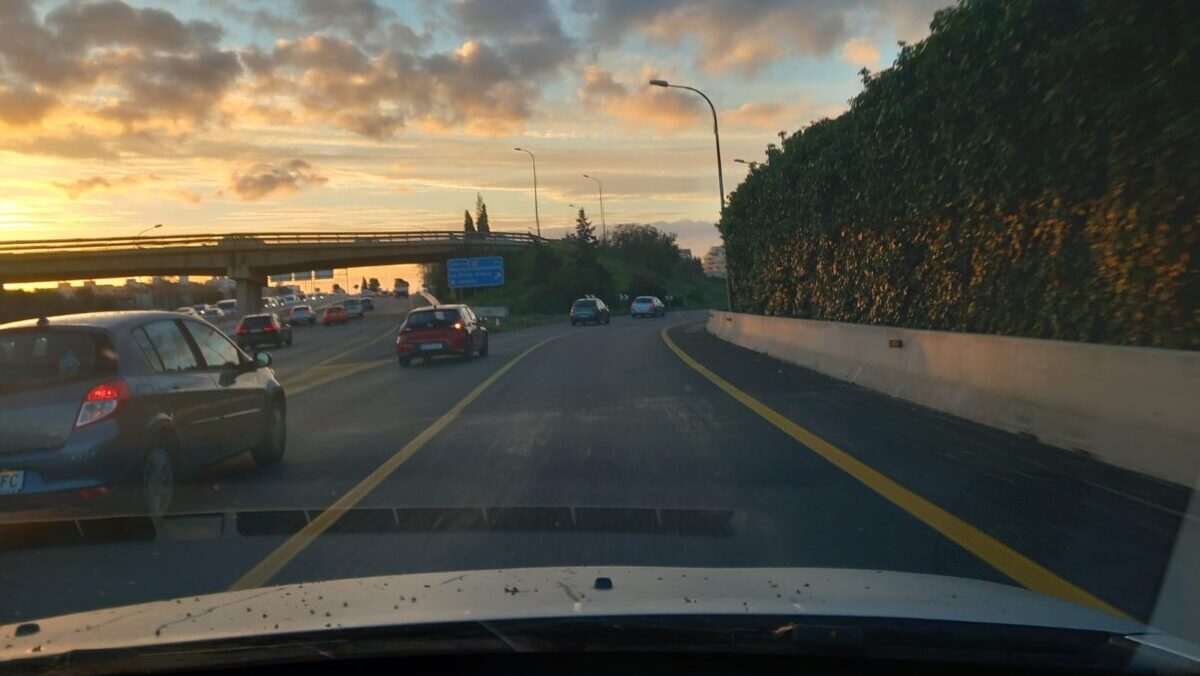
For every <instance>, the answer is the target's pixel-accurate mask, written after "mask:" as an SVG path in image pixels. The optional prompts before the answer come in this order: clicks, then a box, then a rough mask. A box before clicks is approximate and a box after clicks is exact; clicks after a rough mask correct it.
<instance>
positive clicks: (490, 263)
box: [446, 256, 504, 289]
mask: <svg viewBox="0 0 1200 676" xmlns="http://www.w3.org/2000/svg"><path fill="white" fill-rule="evenodd" d="M446 276H447V277H448V278H449V284H450V288H451V289H469V288H474V287H478V286H503V285H504V259H503V258H502V257H500V256H483V257H481V258H451V259H449V260H447V261H446Z"/></svg>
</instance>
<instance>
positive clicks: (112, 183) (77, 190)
mask: <svg viewBox="0 0 1200 676" xmlns="http://www.w3.org/2000/svg"><path fill="white" fill-rule="evenodd" d="M157 180H159V178H158V177H157V176H155V175H153V174H147V175H144V176H139V175H136V174H129V175H126V176H118V177H116V178H105V177H103V176H91V177H89V178H80V179H76V180H74V181H68V182H63V183H60V182H55V183H54V186H55V187H57V188H60V189H61V190H62V191H63V192H65V193H67V196H68V197H70V198H71V199H73V200H74V199H79V198H80V197H82V196H83V195H85V194H87V193H89V192H91V191H93V190H100V189H104V190H108V189H113V188H120V187H129V186H135V185H141V184H143V183H148V182H151V181H157Z"/></svg>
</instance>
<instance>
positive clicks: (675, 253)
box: [608, 223, 680, 293]
mask: <svg viewBox="0 0 1200 676" xmlns="http://www.w3.org/2000/svg"><path fill="white" fill-rule="evenodd" d="M608 245H609V246H610V247H611V248H612V249H613V250H615V251H616V252H617V253H618V254H619V255H620V256H621V258H623V259H624V260H625V261H626V262H627V263H629V264H630V265H632V266H633V267H636V268H638V269H640V270H642V271H644V272H645V273H647V274H650V275H653V276H655V277H658V278H660V279H661V278H664V277H669V276H671V273H672V271H673V270H674V268H675V267H676V265H677V264H678V262H679V260H680V258H679V247H678V246H677V245H676V244H675V235H674V233H666V232H663V231H661V230H659V229H657V228H655V227H653V226H650V225H642V224H637V223H624V224H622V225H618V226H617V227H616V228H614V229H613V232H612V235H611V236H610V237H609V242H608ZM646 293H649V292H648V291H647V292H646Z"/></svg>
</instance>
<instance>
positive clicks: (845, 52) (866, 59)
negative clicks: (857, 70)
mask: <svg viewBox="0 0 1200 676" xmlns="http://www.w3.org/2000/svg"><path fill="white" fill-rule="evenodd" d="M842 61H845V62H846V63H849V64H853V65H855V66H862V67H864V68H878V67H879V45H877V44H875V43H874V42H872V41H871V40H868V39H866V38H851V39H849V40H847V41H846V44H844V45H842Z"/></svg>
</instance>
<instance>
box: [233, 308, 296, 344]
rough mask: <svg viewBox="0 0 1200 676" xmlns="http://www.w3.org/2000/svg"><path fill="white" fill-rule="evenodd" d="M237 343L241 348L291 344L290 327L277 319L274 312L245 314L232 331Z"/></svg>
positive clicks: (277, 316)
mask: <svg viewBox="0 0 1200 676" xmlns="http://www.w3.org/2000/svg"><path fill="white" fill-rule="evenodd" d="M234 335H236V336H237V342H238V345H240V346H241V347H243V348H247V349H250V348H253V347H255V346H256V345H274V346H275V347H283V346H284V345H287V346H289V347H290V346H291V344H292V327H291V325H289V324H287V323H286V322H283V321H281V320H280V319H279V315H277V314H275V313H274V312H265V313H263V314H260V315H246V316H245V317H242V321H240V322H238V325H237V329H236V330H235V331H234Z"/></svg>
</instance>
